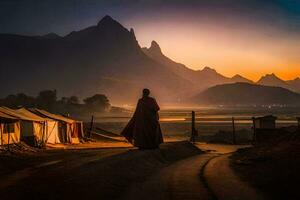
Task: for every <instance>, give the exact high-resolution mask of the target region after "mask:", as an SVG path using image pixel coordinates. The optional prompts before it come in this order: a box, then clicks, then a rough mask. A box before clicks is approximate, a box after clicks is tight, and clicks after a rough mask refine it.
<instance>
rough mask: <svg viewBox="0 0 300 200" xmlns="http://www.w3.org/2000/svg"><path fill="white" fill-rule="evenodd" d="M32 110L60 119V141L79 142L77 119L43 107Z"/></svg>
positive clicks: (44, 115)
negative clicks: (51, 111)
mask: <svg viewBox="0 0 300 200" xmlns="http://www.w3.org/2000/svg"><path fill="white" fill-rule="evenodd" d="M30 111H32V112H34V113H35V114H38V115H39V116H43V117H47V118H50V119H53V120H56V121H58V122H59V123H58V132H59V136H60V141H61V142H62V143H77V142H79V140H78V137H76V135H77V134H76V121H75V120H73V119H69V118H66V117H63V116H61V115H56V114H53V113H50V112H47V111H45V110H41V109H37V108H35V109H30Z"/></svg>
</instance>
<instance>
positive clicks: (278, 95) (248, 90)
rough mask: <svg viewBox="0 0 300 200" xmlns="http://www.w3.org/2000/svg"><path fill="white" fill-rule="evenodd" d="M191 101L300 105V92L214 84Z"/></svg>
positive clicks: (254, 85) (238, 84)
mask: <svg viewBox="0 0 300 200" xmlns="http://www.w3.org/2000/svg"><path fill="white" fill-rule="evenodd" d="M191 101H192V102H194V103H197V104H201V105H226V106H260V105H287V106H300V94H298V93H295V92H292V91H290V90H288V89H285V88H281V87H274V86H263V85H257V84H249V83H231V84H223V85H217V86H213V87H211V88H209V89H207V90H205V91H203V92H201V93H199V94H197V95H195V96H194V97H193V98H192V99H191Z"/></svg>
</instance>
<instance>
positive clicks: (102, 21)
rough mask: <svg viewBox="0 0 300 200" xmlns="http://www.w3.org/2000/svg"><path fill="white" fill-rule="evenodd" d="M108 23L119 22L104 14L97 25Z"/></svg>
mask: <svg viewBox="0 0 300 200" xmlns="http://www.w3.org/2000/svg"><path fill="white" fill-rule="evenodd" d="M109 23H117V24H119V22H117V21H116V20H114V19H113V18H112V17H111V16H109V15H105V16H104V17H103V18H102V19H101V20H100V21H99V22H98V26H101V25H103V24H109Z"/></svg>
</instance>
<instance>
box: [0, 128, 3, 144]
mask: <svg viewBox="0 0 300 200" xmlns="http://www.w3.org/2000/svg"><path fill="white" fill-rule="evenodd" d="M0 131H1V146H3V132H2V124H0Z"/></svg>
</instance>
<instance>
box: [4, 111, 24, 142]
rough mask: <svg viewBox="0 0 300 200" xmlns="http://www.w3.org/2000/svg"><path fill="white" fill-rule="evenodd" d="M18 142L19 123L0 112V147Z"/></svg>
mask: <svg viewBox="0 0 300 200" xmlns="http://www.w3.org/2000/svg"><path fill="white" fill-rule="evenodd" d="M19 142H20V121H19V119H17V118H15V117H12V116H10V115H7V114H5V113H3V112H1V111H0V145H7V144H13V143H19Z"/></svg>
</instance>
